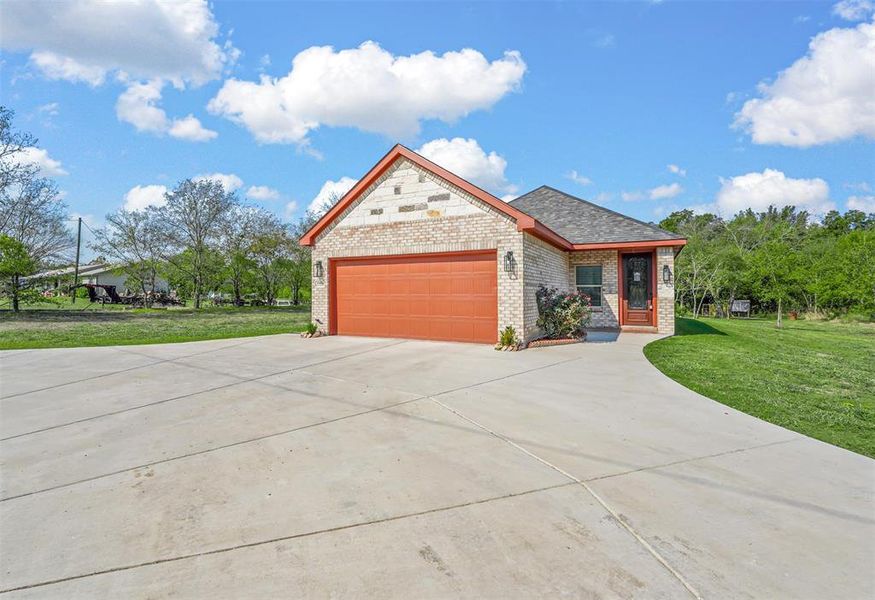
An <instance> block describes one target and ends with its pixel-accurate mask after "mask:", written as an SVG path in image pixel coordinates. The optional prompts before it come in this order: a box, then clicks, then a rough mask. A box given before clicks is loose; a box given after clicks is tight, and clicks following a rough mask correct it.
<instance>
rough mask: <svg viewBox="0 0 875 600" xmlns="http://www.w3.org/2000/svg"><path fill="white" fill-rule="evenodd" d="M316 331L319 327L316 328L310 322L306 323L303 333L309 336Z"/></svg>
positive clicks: (314, 324)
mask: <svg viewBox="0 0 875 600" xmlns="http://www.w3.org/2000/svg"><path fill="white" fill-rule="evenodd" d="M318 329H319V327H317V326H316V323H314V322H313V321H310V322H309V323H307V328H306V329H305V331H306V332H307V333H309V334H310V335H313V334H314V333H316V331H317V330H318Z"/></svg>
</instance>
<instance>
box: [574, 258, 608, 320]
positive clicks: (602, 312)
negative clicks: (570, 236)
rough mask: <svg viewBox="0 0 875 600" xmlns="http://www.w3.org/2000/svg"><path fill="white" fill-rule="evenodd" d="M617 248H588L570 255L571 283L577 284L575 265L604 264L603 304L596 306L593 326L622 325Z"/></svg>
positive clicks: (593, 314) (593, 313)
mask: <svg viewBox="0 0 875 600" xmlns="http://www.w3.org/2000/svg"><path fill="white" fill-rule="evenodd" d="M617 260H618V257H617V251H616V250H586V251H581V252H571V253H570V254H569V257H568V262H569V266H570V267H571V274H570V277H571V285H575V275H574V267H576V266H578V265H601V266H602V306H601V308H598V307H594V308H593V312H592V326H593V327H619V326H620V293H619V278H618V271H617V268H618V267H617Z"/></svg>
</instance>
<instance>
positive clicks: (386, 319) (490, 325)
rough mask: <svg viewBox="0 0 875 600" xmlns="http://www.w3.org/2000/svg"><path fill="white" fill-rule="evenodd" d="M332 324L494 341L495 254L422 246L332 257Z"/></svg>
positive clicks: (354, 330) (368, 331)
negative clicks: (428, 250) (416, 251)
mask: <svg viewBox="0 0 875 600" xmlns="http://www.w3.org/2000/svg"><path fill="white" fill-rule="evenodd" d="M331 269H332V273H331V276H332V288H333V289H334V294H333V298H332V306H331V311H332V327H331V329H332V332H333V333H338V334H340V335H370V336H379V337H402V338H416V339H423V340H448V341H458V342H484V343H494V342H495V340H496V338H497V337H498V333H497V332H498V294H497V287H498V286H497V271H496V254H495V252H494V251H492V252H477V253H460V254H420V255H412V256H411V255H408V256H390V257H380V258H364V259H339V260H333V261H331Z"/></svg>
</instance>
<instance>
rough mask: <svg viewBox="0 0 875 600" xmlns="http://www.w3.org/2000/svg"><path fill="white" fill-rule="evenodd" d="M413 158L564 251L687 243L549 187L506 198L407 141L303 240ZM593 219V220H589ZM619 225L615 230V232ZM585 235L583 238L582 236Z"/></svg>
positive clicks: (309, 241)
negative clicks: (395, 166) (419, 151)
mask: <svg viewBox="0 0 875 600" xmlns="http://www.w3.org/2000/svg"><path fill="white" fill-rule="evenodd" d="M401 159H407V160H409V161H410V162H412V163H413V164H415V165H418V166H419V167H421V168H423V169H425V170H427V171H430V172H431V173H434V174H435V175H437V176H438V177H441V178H442V179H444V180H445V181H447V182H449V183H450V184H452V185H454V186H456V187H458V188H460V189H462V190H463V191H465V192H467V193H468V194H470V195H472V196H473V197H475V198H477V199H478V200H480V201H482V202H484V203H485V204H488V205H489V206H491V207H492V208H494V209H495V210H497V211H498V212H500V213H503V214H505V215H507V216H509V217H510V218H512V219H514V220H515V221H516V226H517V231H521V232H526V233H528V234H530V235H533V236H535V237H537V238H539V239H541V240H544V241H545V242H548V243H550V244H552V245H553V246H556V247H557V248H560V249H562V250H590V249H597V248H622V247H627V248H632V247H639V246H648V247H651V246H683V245H684V244H686V240H685V239H683V238H680V237H678V236H676V235H675V234H672V233H669V232H668V231H664V230H662V229H659V228H658V227H655V226H654V225H648V224H647V223H643V222H641V221H638V220H636V219H633V218H631V217H626V216H624V215H621V214H619V213H616V212H614V211H612V210H608V209H607V208H602V207H601V206H597V205H595V204H592V203H590V202H587V201H585V200H581V199H580V198H575V197H574V196H571V195H569V194H565V193H564V192H560V191H559V190H555V189H553V188H551V187H548V186H541V187H539V188H538V189H536V190H533V191H531V192H529V193H528V194H525V195H523V196H520V197H519V198H517V199H516V200H513V201H511V202H509V203H508V202H505V201H504V200H500V199H498V198H496V197H495V196H493V195H492V194H490V193H489V192H487V191H485V190H482V189H480V188H479V187H477V186H476V185H474V184H473V183H471V182H469V181H465V180H464V179H462V178H461V177H459V176H458V175H456V174H454V173H451V172H449V171H447V170H446V169H444V168H443V167H441V166H439V165H436V164H435V163H433V162H431V161H430V160H428V159H427V158H425V157H424V156H421V155H419V154H417V153H416V152H414V151H413V150H411V149H410V148H407V147H405V146H402V145H401V144H396V145H395V146H394V147H393V148H392V149H391V150H389V152H387V153H386V155H385V156H383V158H381V159H380V161H379V162H378V163H377V164H376V165H374V166H373V167H372V168H371V170H369V171H368V172H367V173H366V174H365V175H364V177H362V178H361V179H359V181H358V182H357V183H356V184H355V185H354V186H353V187H352V188H351V189H350V190H349V191H348V192H347V193H346V194H344V195H343V197H342V198H341V199H340V200H338V201H337V202H336V203H335V204H334V206H332V207H331V208H330V209H328V211H327V212H326V213H325V214H324V215H323V216H322V217H321V218H320V219H319V220H318V221H316V223H314V224H313V226H312V227H310V229H309V230H308V231H307V232H306V233H305V234H304V235H303V236H301V239H300V241H299V243H300V244H301V245H302V246H312V245H313V244H315V243H316V238H317V237H318V236H319V234H320V233H322V232H323V231H324V230H325V228H326V227H328V226H329V225H330V224H331V223H332V222H333V221H334V220H335V219H337V218H338V217H340V216H341V215H343V213H344V211H346V209H347V208H349V207H350V206H351V205H352V204H353V203H354V202H355V201H356V200H357V199H358V198H359V197H360V196H361V195H362V193H364V192H365V191H366V190H367V189H368V188H369V187H370V186H371V184H372V183H374V182H375V181H376V180H377V179H379V177H380V176H381V175H382V174H383V173H385V172H386V171H387V170H388V169H389V168H390V167H391V166H392V165H393V164H394V163H395V161H397V160H401ZM589 220H592V223H588V221H589ZM612 228H613V233H612ZM577 240H580V241H577Z"/></svg>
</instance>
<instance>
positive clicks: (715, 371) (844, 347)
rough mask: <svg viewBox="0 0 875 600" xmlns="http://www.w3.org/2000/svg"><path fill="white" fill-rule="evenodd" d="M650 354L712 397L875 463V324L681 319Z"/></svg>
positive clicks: (672, 374)
mask: <svg viewBox="0 0 875 600" xmlns="http://www.w3.org/2000/svg"><path fill="white" fill-rule="evenodd" d="M676 334H677V335H676V336H675V337H671V338H666V339H663V340H659V341H656V342H653V343H651V344H649V345H648V346H647V347H646V348H645V349H644V354H645V355H646V356H647V358H648V359H649V360H650V362H652V363H653V364H654V365H655V366H656V367H657V368H658V369H659V370H660V371H662V372H663V373H665V374H666V375H668V376H669V377H671V378H672V379H674V380H675V381H677V382H679V383H681V384H683V385H685V386H686V387H688V388H690V389H692V390H695V391H696V392H699V393H700V394H703V395H705V396H708V397H709V398H713V399H714V400H717V401H718V402H720V403H722V404H726V405H727V406H731V407H733V408H736V409H738V410H740V411H743V412H746V413H748V414H751V415H754V416H755V417H759V418H761V419H764V420H766V421H769V422H770V423H775V424H776V425H780V426H782V427H786V428H787V429H792V430H793V431H798V432H799V433H803V434H805V435H808V436H811V437H813V438H817V439H819V440H823V441H824V442H829V443H830V444H835V445H836V446H841V447H842V448H847V449H848V450H853V451H854V452H859V453H860V454H864V455H866V456H870V457H875V384H873V382H875V324H871V323H837V322H819V321H789V320H785V321H784V327H783V328H782V329H777V328H776V327H775V322H774V321H765V320H758V319H752V320H744V319H732V320H728V321H727V320H724V319H698V320H695V319H678V320H677V323H676Z"/></svg>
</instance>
